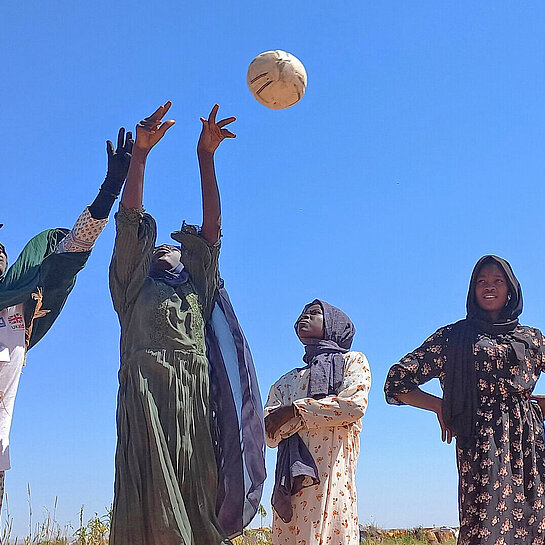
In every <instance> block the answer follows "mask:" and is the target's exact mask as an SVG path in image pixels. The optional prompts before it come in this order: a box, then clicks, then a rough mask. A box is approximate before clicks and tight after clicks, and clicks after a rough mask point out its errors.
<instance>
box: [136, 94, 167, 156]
mask: <svg viewBox="0 0 545 545" xmlns="http://www.w3.org/2000/svg"><path fill="white" fill-rule="evenodd" d="M171 106H172V102H171V101H170V100H169V101H167V102H166V103H165V104H163V105H162V106H159V108H157V110H155V112H153V113H152V114H151V115H150V116H148V117H146V118H145V119H143V120H142V121H140V123H138V125H137V126H136V143H135V147H136V148H137V149H138V150H139V151H140V152H142V153H145V154H147V153H149V151H150V150H151V148H153V146H155V144H157V142H159V140H161V138H163V136H164V135H165V133H166V132H167V131H168V129H170V127H172V126H173V125H174V123H176V122H175V121H174V119H167V120H166V121H163V118H164V117H165V115H166V114H167V112H168V111H169V110H170V107H171Z"/></svg>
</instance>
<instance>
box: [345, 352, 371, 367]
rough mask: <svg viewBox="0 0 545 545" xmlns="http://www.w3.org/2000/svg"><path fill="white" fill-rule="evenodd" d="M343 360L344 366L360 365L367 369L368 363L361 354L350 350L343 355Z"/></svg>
mask: <svg viewBox="0 0 545 545" xmlns="http://www.w3.org/2000/svg"><path fill="white" fill-rule="evenodd" d="M343 358H344V361H345V362H346V365H362V366H364V367H369V361H368V360H367V356H366V355H365V354H364V353H363V352H357V351H355V350H351V351H350V352H346V354H343Z"/></svg>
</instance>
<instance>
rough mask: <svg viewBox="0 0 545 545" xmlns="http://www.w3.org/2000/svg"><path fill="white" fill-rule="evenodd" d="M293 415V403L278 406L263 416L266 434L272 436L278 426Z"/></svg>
mask: <svg viewBox="0 0 545 545" xmlns="http://www.w3.org/2000/svg"><path fill="white" fill-rule="evenodd" d="M294 417H295V409H294V407H293V405H287V406H286V407H280V408H278V409H276V410H274V411H272V412H270V413H269V414H268V415H267V417H266V418H265V431H266V432H267V434H268V435H270V436H273V435H274V434H275V433H276V432H277V431H278V429H279V428H281V427H282V426H283V425H284V424H285V423H286V422H288V421H289V420H291V419H292V418H294Z"/></svg>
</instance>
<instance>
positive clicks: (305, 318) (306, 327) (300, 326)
mask: <svg viewBox="0 0 545 545" xmlns="http://www.w3.org/2000/svg"><path fill="white" fill-rule="evenodd" d="M297 335H298V337H299V339H301V342H302V343H303V344H304V343H305V339H323V338H324V312H323V310H322V306H321V305H319V304H318V303H316V304H314V305H310V306H308V307H306V308H305V309H304V310H303V312H302V313H301V316H299V319H298V320H297Z"/></svg>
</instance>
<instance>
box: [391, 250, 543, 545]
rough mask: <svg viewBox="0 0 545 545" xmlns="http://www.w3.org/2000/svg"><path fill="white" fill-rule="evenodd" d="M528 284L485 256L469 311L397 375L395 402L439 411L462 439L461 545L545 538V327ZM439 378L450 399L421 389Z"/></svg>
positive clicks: (395, 370)
mask: <svg viewBox="0 0 545 545" xmlns="http://www.w3.org/2000/svg"><path fill="white" fill-rule="evenodd" d="M521 312H522V291H521V289H520V285H519V283H518V280H517V279H516V277H515V275H514V273H513V270H512V269H511V266H510V265H509V263H508V262H507V261H505V260H503V259H501V258H499V257H496V256H492V255H488V256H484V257H482V258H481V259H480V260H479V261H478V262H477V264H476V265H475V268H474V269H473V273H472V275H471V282H470V286H469V293H468V296H467V317H466V318H465V319H464V320H460V321H459V322H456V323H454V324H450V325H447V326H445V327H442V328H441V329H439V330H437V331H436V332H435V333H434V334H433V335H432V336H431V337H429V338H428V339H427V340H426V341H425V342H424V344H423V345H422V346H420V347H419V348H417V349H416V350H415V351H414V352H411V353H410V354H407V355H406V356H405V357H404V358H402V359H401V360H400V361H399V362H398V363H397V364H395V365H394V366H393V367H392V368H391V369H390V371H389V373H388V378H387V380H386V384H385V387H384V390H385V393H386V400H387V402H388V403H391V404H395V405H402V404H407V405H412V406H414V407H419V408H421V409H426V410H429V411H433V412H435V413H436V414H437V418H438V420H439V424H440V426H441V432H442V440H443V441H446V442H447V443H450V442H451V440H452V437H455V438H456V452H457V464H458V476H459V487H458V494H459V497H458V504H459V509H460V513H459V514H460V535H459V538H458V543H459V544H460V545H477V544H479V545H485V544H486V545H538V544H543V543H544V538H545V498H544V497H543V496H544V492H545V442H544V437H543V412H542V408H545V402H544V399H543V397H542V396H533V395H532V390H533V389H534V386H535V384H536V382H537V379H538V377H539V374H540V373H541V372H542V371H543V370H544V368H545V341H544V339H543V335H542V333H541V331H540V330H539V329H536V328H533V327H528V326H523V325H520V324H519V321H518V316H519V315H520V314H521ZM435 377H437V378H438V379H439V381H440V383H441V387H442V389H443V398H442V399H441V398H438V397H436V396H433V395H431V394H428V393H426V392H424V391H422V390H420V388H419V387H418V386H419V385H420V384H424V383H425V382H427V381H429V380H431V379H432V378H435Z"/></svg>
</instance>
